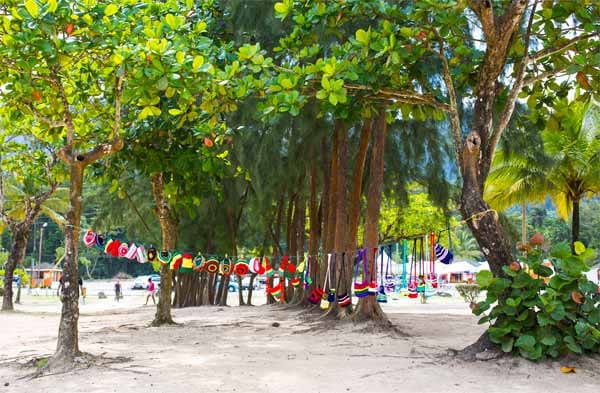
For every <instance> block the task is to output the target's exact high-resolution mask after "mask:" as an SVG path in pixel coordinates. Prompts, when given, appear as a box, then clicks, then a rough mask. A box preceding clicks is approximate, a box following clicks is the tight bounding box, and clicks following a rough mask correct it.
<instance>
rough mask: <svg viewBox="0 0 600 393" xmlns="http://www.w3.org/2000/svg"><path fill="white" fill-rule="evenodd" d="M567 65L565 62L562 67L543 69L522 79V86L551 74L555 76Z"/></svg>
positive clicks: (531, 83)
mask: <svg viewBox="0 0 600 393" xmlns="http://www.w3.org/2000/svg"><path fill="white" fill-rule="evenodd" d="M568 66H569V64H566V65H564V66H562V67H558V68H555V69H553V70H549V71H544V72H542V73H540V74H538V75H536V76H532V77H529V78H527V79H525V80H524V81H523V87H525V86H531V85H533V84H534V83H536V82H539V81H542V80H544V79H547V78H550V77H551V76H556V75H558V74H560V73H561V72H563V71H564V70H565V69H566V68H567V67H568Z"/></svg>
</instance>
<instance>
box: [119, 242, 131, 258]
mask: <svg viewBox="0 0 600 393" xmlns="http://www.w3.org/2000/svg"><path fill="white" fill-rule="evenodd" d="M118 252H119V258H125V255H127V253H128V252H129V247H128V246H127V243H121V245H120V246H119V249H118Z"/></svg>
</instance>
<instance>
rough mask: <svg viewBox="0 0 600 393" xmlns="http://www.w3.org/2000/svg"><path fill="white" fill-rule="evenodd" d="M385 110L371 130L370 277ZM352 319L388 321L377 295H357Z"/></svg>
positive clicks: (367, 233)
mask: <svg viewBox="0 0 600 393" xmlns="http://www.w3.org/2000/svg"><path fill="white" fill-rule="evenodd" d="M385 118H386V111H385V109H383V108H382V109H381V111H380V113H379V114H378V115H377V118H376V120H375V124H374V130H373V150H372V153H371V167H370V171H369V189H368V195H367V215H366V218H365V232H364V247H365V248H366V249H367V258H368V259H367V261H368V263H367V270H368V272H369V274H368V277H369V279H373V278H375V277H376V272H377V271H376V264H375V258H374V255H373V252H372V250H373V249H374V248H376V247H377V246H378V243H379V209H380V206H381V197H382V192H383V170H384V160H383V154H384V152H385V136H386V132H387V123H386V121H385ZM353 318H354V319H355V320H357V321H364V320H373V321H376V322H385V323H386V324H389V321H388V320H387V318H386V317H385V314H384V313H383V311H382V310H381V307H380V306H379V303H377V300H376V296H366V297H363V298H360V299H359V301H358V305H357V307H356V312H355V314H354V315H353Z"/></svg>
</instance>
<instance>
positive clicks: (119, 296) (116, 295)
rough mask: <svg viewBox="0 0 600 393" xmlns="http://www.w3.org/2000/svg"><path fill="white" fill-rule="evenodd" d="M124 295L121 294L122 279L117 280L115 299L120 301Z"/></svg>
mask: <svg viewBox="0 0 600 393" xmlns="http://www.w3.org/2000/svg"><path fill="white" fill-rule="evenodd" d="M122 297H123V295H122V294H121V281H119V280H117V282H116V283H115V300H116V301H117V302H118V301H119V300H120V299H121V298H122Z"/></svg>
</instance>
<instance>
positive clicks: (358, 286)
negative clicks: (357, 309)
mask: <svg viewBox="0 0 600 393" xmlns="http://www.w3.org/2000/svg"><path fill="white" fill-rule="evenodd" d="M354 294H355V295H356V297H366V296H369V284H365V283H359V282H355V283H354Z"/></svg>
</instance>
